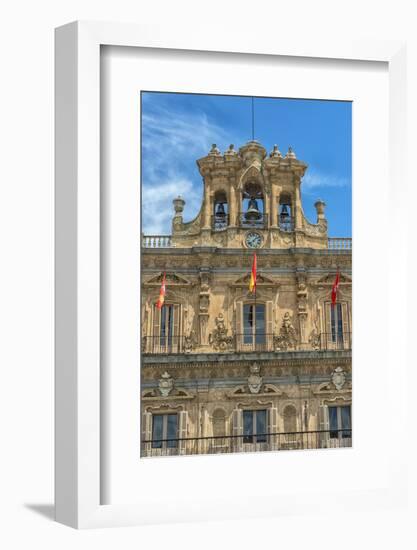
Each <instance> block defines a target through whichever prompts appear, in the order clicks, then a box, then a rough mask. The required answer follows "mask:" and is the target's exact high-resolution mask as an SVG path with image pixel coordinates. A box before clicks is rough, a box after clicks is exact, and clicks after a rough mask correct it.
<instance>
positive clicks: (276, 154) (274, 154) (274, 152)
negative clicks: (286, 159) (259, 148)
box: [269, 145, 282, 158]
mask: <svg viewBox="0 0 417 550" xmlns="http://www.w3.org/2000/svg"><path fill="white" fill-rule="evenodd" d="M269 156H270V157H271V158H282V155H281V151H280V150H279V149H278V145H274V147H273V149H272V151H271V152H270V153H269Z"/></svg>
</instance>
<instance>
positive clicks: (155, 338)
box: [148, 305, 161, 352]
mask: <svg viewBox="0 0 417 550" xmlns="http://www.w3.org/2000/svg"><path fill="white" fill-rule="evenodd" d="M160 333H161V310H160V309H158V308H157V307H156V305H154V306H153V332H152V338H151V349H150V350H148V351H151V352H155V351H158V350H159V336H160Z"/></svg>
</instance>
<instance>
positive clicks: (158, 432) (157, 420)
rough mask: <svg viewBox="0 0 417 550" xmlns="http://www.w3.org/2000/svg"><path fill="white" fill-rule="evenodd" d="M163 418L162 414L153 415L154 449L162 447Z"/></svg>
mask: <svg viewBox="0 0 417 550" xmlns="http://www.w3.org/2000/svg"><path fill="white" fill-rule="evenodd" d="M163 419H164V417H163V415H162V414H157V415H154V416H153V417H152V447H153V448H154V449H161V448H162V437H163V436H162V434H163Z"/></svg>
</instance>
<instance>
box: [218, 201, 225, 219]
mask: <svg viewBox="0 0 417 550" xmlns="http://www.w3.org/2000/svg"><path fill="white" fill-rule="evenodd" d="M225 217H226V212H225V211H224V204H223V203H222V202H219V203H218V205H217V207H216V218H220V219H222V220H224V218H225Z"/></svg>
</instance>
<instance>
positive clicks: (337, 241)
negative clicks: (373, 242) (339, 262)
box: [327, 237, 352, 250]
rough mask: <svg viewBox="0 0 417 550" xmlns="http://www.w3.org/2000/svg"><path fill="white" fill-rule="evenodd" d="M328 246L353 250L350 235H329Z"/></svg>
mask: <svg viewBox="0 0 417 550" xmlns="http://www.w3.org/2000/svg"><path fill="white" fill-rule="evenodd" d="M327 248H328V249H329V250H352V239H351V238H349V237H329V238H328V239H327Z"/></svg>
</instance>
